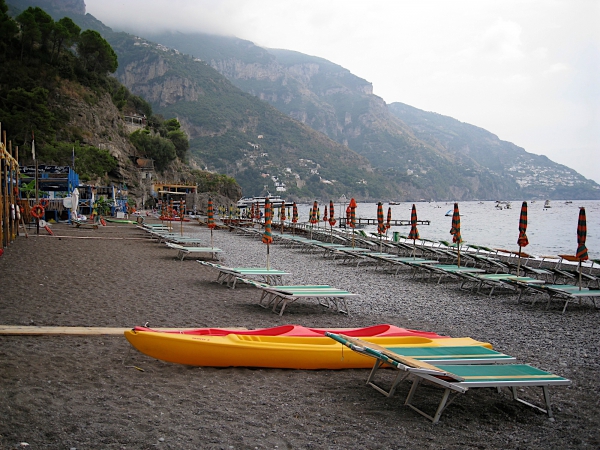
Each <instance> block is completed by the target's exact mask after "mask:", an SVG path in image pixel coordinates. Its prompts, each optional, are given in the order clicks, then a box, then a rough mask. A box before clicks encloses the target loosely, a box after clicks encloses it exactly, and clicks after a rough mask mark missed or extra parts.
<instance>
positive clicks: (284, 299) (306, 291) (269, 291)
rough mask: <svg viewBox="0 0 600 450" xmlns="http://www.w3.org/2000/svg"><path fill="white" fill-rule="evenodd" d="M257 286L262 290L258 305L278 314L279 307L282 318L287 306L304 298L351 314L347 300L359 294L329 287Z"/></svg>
mask: <svg viewBox="0 0 600 450" xmlns="http://www.w3.org/2000/svg"><path fill="white" fill-rule="evenodd" d="M255 286H256V287H259V288H260V289H262V294H261V297H260V300H259V301H258V304H259V305H260V306H262V307H263V308H270V307H272V311H273V312H274V313H276V314H277V308H278V307H279V315H280V316H282V315H283V312H284V311H285V308H286V307H287V305H289V304H291V303H294V302H295V301H297V300H299V299H302V298H314V299H316V300H317V302H318V303H319V305H321V306H325V307H327V308H331V307H332V306H335V308H336V309H337V311H338V312H339V313H343V314H349V309H348V304H347V302H346V299H347V298H348V297H355V296H357V294H353V293H351V292H348V291H345V290H342V289H337V288H334V287H331V286H329V285H314V286H304V285H296V286H265V285H260V284H255Z"/></svg>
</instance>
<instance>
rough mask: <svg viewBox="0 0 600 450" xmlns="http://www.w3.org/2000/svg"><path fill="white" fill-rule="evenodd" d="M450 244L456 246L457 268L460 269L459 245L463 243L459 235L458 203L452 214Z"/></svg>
mask: <svg viewBox="0 0 600 450" xmlns="http://www.w3.org/2000/svg"><path fill="white" fill-rule="evenodd" d="M450 234H451V235H452V236H453V237H452V242H454V243H455V244H456V248H457V249H458V263H457V264H458V266H459V267H460V243H461V242H462V241H463V240H462V236H461V235H460V212H459V210H458V203H455V204H454V213H453V214H452V228H451V229H450Z"/></svg>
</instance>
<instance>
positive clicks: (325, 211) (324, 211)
mask: <svg viewBox="0 0 600 450" xmlns="http://www.w3.org/2000/svg"><path fill="white" fill-rule="evenodd" d="M323 222H327V206H325V208H323Z"/></svg>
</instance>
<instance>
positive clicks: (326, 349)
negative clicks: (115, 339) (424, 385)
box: [125, 330, 491, 370]
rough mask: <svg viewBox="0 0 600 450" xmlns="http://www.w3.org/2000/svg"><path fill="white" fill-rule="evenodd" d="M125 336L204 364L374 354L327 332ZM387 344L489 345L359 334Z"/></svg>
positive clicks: (351, 362)
mask: <svg viewBox="0 0 600 450" xmlns="http://www.w3.org/2000/svg"><path fill="white" fill-rule="evenodd" d="M125 338H126V339H127V340H128V341H129V343H130V344H131V345H133V346H134V347H135V348H136V349H137V350H139V351H140V352H142V353H144V354H146V355H148V356H150V357H152V358H156V359H160V360H162V361H167V362H172V363H177V364H185V365H188V366H206V367H268V368H278V369H309V370H314V369H362V368H364V369H366V368H370V367H371V366H372V365H373V362H372V359H371V358H369V357H368V356H364V355H361V354H360V353H356V352H348V351H345V352H344V351H343V346H342V344H340V343H338V342H335V341H333V340H332V339H329V338H327V337H318V336H316V337H314V336H313V337H297V336H260V335H243V334H228V335H226V336H210V335H194V334H178V333H163V332H154V331H150V332H149V331H136V330H128V331H125ZM363 339H364V340H366V341H369V342H373V343H376V344H378V345H381V346H384V347H389V348H401V347H458V346H474V345H478V346H484V347H487V348H491V344H489V343H486V342H479V341H476V340H474V339H471V338H444V339H439V338H438V339H431V338H427V337H421V336H391V337H389V336H388V337H363Z"/></svg>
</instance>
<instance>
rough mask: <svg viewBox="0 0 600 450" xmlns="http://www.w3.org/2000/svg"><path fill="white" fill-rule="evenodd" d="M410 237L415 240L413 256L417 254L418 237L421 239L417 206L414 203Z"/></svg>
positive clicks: (411, 213)
mask: <svg viewBox="0 0 600 450" xmlns="http://www.w3.org/2000/svg"><path fill="white" fill-rule="evenodd" d="M408 238H409V239H412V240H413V258H414V257H415V256H416V254H417V242H416V241H417V239H419V230H418V229H417V207H416V206H415V204H414V203H413V205H412V210H411V212H410V233H408Z"/></svg>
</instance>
